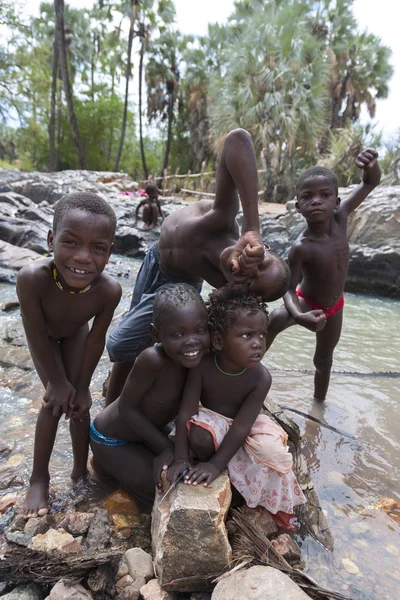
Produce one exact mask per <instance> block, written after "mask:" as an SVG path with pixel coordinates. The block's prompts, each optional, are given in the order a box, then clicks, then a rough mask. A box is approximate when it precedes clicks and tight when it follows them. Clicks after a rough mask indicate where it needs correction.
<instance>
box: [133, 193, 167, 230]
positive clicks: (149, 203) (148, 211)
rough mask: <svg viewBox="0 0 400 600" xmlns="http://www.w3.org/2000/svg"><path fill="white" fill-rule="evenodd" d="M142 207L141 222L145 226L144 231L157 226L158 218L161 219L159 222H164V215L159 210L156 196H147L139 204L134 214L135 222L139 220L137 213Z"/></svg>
mask: <svg viewBox="0 0 400 600" xmlns="http://www.w3.org/2000/svg"><path fill="white" fill-rule="evenodd" d="M142 207H143V210H142V221H143V223H144V224H145V226H146V229H154V227H156V226H157V221H158V216H160V217H161V221H164V215H163V213H162V210H161V204H160V201H159V199H158V196H149V197H148V198H144V200H142V201H141V202H139V204H138V205H137V207H136V213H135V218H136V221H138V219H139V211H140V209H141V208H142Z"/></svg>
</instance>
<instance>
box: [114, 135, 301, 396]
mask: <svg viewBox="0 0 400 600" xmlns="http://www.w3.org/2000/svg"><path fill="white" fill-rule="evenodd" d="M238 194H239V195H240V200H241V203H242V207H243V225H242V235H241V237H240V238H239V228H238V225H237V222H236V216H237V214H238V211H239V195H238ZM288 278H289V276H288V270H287V267H286V264H285V263H284V262H283V261H282V260H280V259H279V258H278V257H277V256H275V255H273V254H272V253H271V252H269V249H266V248H265V247H264V244H263V242H262V239H261V236H260V228H259V218H258V179H257V165H256V160H255V155H254V149H253V144H252V140H251V136H250V134H249V133H248V132H247V131H244V130H243V129H235V130H234V131H231V132H230V133H229V134H228V135H227V136H226V138H225V141H224V146H223V149H222V154H221V158H220V161H219V164H218V169H217V180H216V193H215V200H214V201H211V200H200V201H199V202H196V203H193V204H191V205H190V206H186V207H185V208H182V209H180V210H176V211H175V212H173V213H172V214H171V215H169V216H168V217H167V218H166V219H165V221H164V223H163V224H162V226H161V233H160V239H159V242H158V244H156V245H154V246H153V247H152V248H150V250H149V252H148V253H147V255H146V257H145V259H144V261H143V265H142V267H141V270H140V272H139V274H138V277H137V279H136V284H135V289H134V292H133V296H132V303H131V308H130V311H129V313H128V314H127V315H125V317H124V318H123V319H121V321H120V323H119V324H118V326H117V327H116V329H114V330H113V331H112V332H111V334H110V336H109V338H108V340H107V350H108V352H109V355H110V359H111V360H112V361H113V363H114V364H113V368H112V371H111V377H110V382H109V386H108V391H107V404H110V403H111V402H113V401H114V400H116V398H118V396H119V395H120V393H121V391H122V388H123V386H124V383H125V381H126V378H127V376H128V374H129V371H130V369H131V368H132V365H133V363H134V361H135V358H136V357H137V356H138V355H139V354H140V352H142V350H144V349H145V348H147V347H148V346H150V345H151V337H150V335H149V324H150V323H151V321H152V304H153V300H154V295H155V293H156V292H157V290H158V289H160V287H162V286H163V285H165V284H166V283H178V282H182V281H183V282H186V283H188V284H190V285H192V286H194V287H195V288H196V289H197V290H200V288H201V285H202V282H203V280H205V281H207V282H208V283H209V284H210V285H212V286H213V287H216V288H218V287H221V286H223V285H225V284H226V283H227V282H233V283H242V284H245V283H246V287H247V288H248V289H249V290H250V292H251V293H254V294H258V295H260V296H262V297H263V299H265V300H272V299H274V298H275V299H276V298H280V297H282V295H283V294H284V293H285V292H286V290H287V284H288Z"/></svg>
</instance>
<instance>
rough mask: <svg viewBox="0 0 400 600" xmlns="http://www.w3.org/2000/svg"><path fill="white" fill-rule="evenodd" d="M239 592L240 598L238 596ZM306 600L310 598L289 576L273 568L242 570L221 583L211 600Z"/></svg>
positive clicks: (218, 584)
mask: <svg viewBox="0 0 400 600" xmlns="http://www.w3.org/2000/svg"><path fill="white" fill-rule="evenodd" d="M238 591H239V594H240V596H238ZM238 597H240V600H277V598H282V599H284V600H306V599H307V598H310V596H308V595H307V594H306V593H305V592H303V590H302V589H301V588H299V586H298V585H296V584H295V583H294V582H293V581H292V580H291V579H290V577H289V576H288V575H285V573H282V572H281V571H279V570H278V569H274V568H272V567H261V566H260V567H251V568H250V569H240V570H239V571H236V572H235V573H231V574H229V575H228V576H227V577H226V578H224V579H222V580H221V581H219V582H218V583H217V585H216V587H215V589H214V591H213V593H212V596H211V600H238Z"/></svg>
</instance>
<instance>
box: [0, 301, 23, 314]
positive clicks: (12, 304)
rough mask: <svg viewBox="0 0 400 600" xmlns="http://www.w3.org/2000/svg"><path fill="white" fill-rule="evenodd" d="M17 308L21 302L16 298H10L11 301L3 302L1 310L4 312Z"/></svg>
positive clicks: (0, 306)
mask: <svg viewBox="0 0 400 600" xmlns="http://www.w3.org/2000/svg"><path fill="white" fill-rule="evenodd" d="M16 308H19V302H17V301H16V300H10V301H9V302H3V303H2V304H1V305H0V310H1V311H3V312H9V311H11V310H15V309H16Z"/></svg>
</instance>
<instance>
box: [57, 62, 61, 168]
mask: <svg viewBox="0 0 400 600" xmlns="http://www.w3.org/2000/svg"><path fill="white" fill-rule="evenodd" d="M57 84H58V85H57V145H56V171H59V170H60V166H61V165H60V153H61V132H62V79H61V70H60V61H58V70H57Z"/></svg>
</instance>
